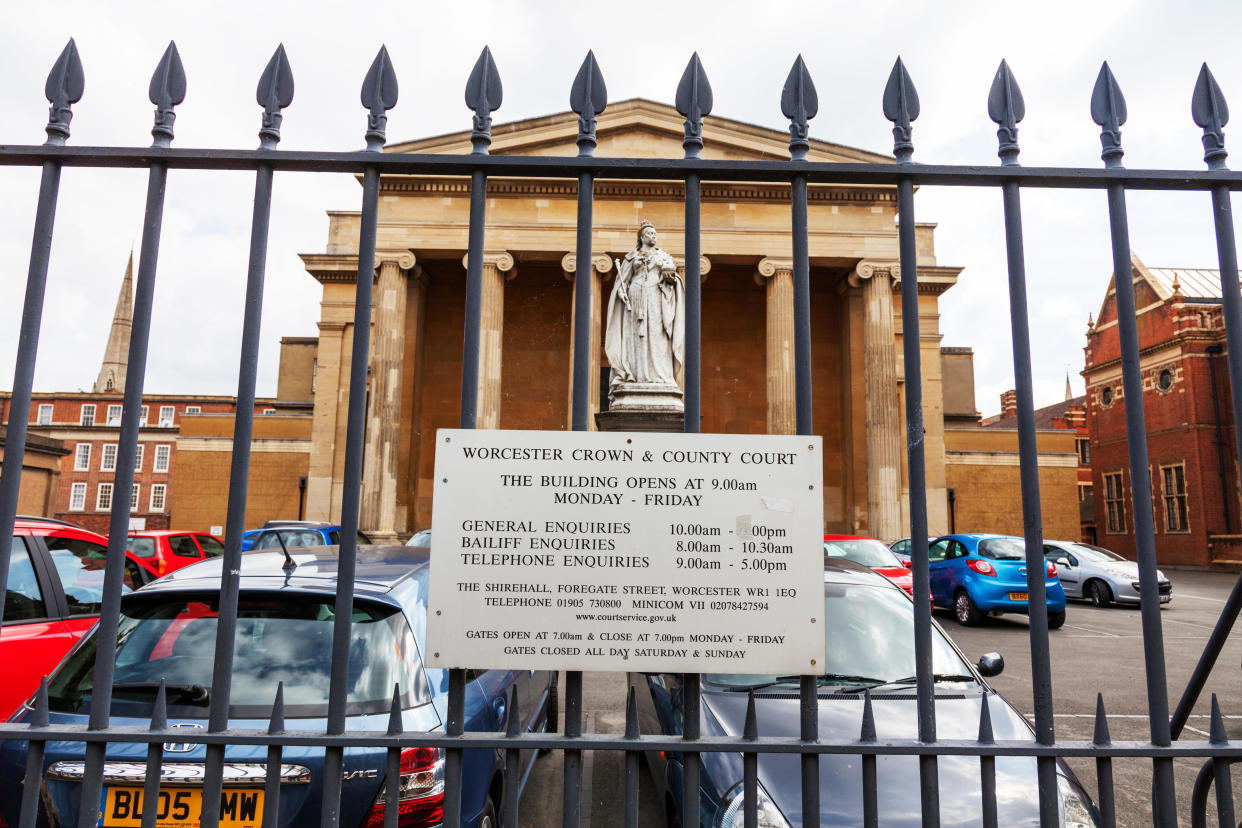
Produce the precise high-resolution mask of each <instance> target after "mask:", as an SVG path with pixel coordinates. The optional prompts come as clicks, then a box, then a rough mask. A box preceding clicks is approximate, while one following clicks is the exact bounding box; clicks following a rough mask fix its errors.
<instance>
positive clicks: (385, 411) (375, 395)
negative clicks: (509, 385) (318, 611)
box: [359, 250, 414, 541]
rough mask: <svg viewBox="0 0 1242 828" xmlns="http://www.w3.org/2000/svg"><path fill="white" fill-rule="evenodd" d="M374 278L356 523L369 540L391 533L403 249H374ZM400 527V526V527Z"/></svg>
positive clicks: (408, 265)
mask: <svg viewBox="0 0 1242 828" xmlns="http://www.w3.org/2000/svg"><path fill="white" fill-rule="evenodd" d="M375 258H376V260H377V261H378V263H379V279H378V280H377V281H376V285H375V299H374V303H375V313H374V316H373V317H372V326H371V353H370V358H369V360H368V367H369V373H370V378H371V389H370V394H369V397H368V402H367V421H366V451H365V453H364V454H363V458H364V459H363V466H362V503H361V510H360V514H359V524H360V525H361V527H362V528H363V530H364V531H366V532H367V533H368V534H369V535H371V537H372V539H373V540H376V541H392V540H395V539H396V537H397V529H398V527H397V464H398V460H399V457H400V452H399V451H398V444H399V441H400V432H401V399H402V397H401V373H402V369H403V368H404V365H403V360H404V357H405V309H406V307H405V306H406V277H407V274H408V272H409V271H410V270H411V269H412V268H413V267H414V254H413V253H411V252H410V251H408V250H402V251H377V252H376V254H375ZM400 528H402V529H404V528H405V527H400Z"/></svg>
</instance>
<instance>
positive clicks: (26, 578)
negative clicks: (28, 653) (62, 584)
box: [4, 538, 47, 624]
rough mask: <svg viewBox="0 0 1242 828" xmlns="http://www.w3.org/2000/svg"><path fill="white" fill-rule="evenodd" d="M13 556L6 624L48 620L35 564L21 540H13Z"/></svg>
mask: <svg viewBox="0 0 1242 828" xmlns="http://www.w3.org/2000/svg"><path fill="white" fill-rule="evenodd" d="M12 549H13V554H12V557H10V558H9V580H8V585H7V586H6V587H5V591H4V622H5V623H6V624H7V623H9V622H11V621H30V620H32V619H35V618H46V617H47V608H46V607H45V606H44V604H43V592H42V591H41V590H40V589H39V579H38V578H37V577H36V576H35V571H34V564H32V563H31V562H30V554H29V553H28V552H27V551H26V546H25V544H23V543H22V539H21V538H13V547H12Z"/></svg>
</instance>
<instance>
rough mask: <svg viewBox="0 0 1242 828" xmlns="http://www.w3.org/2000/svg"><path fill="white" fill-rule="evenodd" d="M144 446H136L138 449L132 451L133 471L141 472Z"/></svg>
mask: <svg viewBox="0 0 1242 828" xmlns="http://www.w3.org/2000/svg"><path fill="white" fill-rule="evenodd" d="M146 448H147V447H146V446H144V445H143V444H142V443H139V444H138V448H136V449H135V450H134V471H136V472H140V471H142V455H144V454H146Z"/></svg>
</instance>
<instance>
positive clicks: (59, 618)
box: [0, 516, 154, 718]
mask: <svg viewBox="0 0 1242 828" xmlns="http://www.w3.org/2000/svg"><path fill="white" fill-rule="evenodd" d="M12 549H13V551H12V555H11V556H10V559H9V579H8V587H7V589H6V590H5V600H4V625H3V627H2V628H0V664H2V665H4V671H5V673H4V679H3V680H0V716H3V717H5V718H7V717H8V714H10V713H12V712H13V711H14V710H15V709H17V706H18V705H20V704H21V703H22V702H23V701H25V700H26V699H27V698H29V697H30V694H31V693H33V692H34V691H35V690H36V689H38V687H39V680H40V679H42V678H43V676H45V675H47V674H48V673H50V672H52V669H53V668H54V667H55V666H56V665H57V664H59V663H60V660H61V659H62V658H64V656H65V654H66V653H68V652H69V650H70V649H72V647H73V645H74V644H76V643H77V641H78V639H79V638H81V637H82V636H83V634H85V633H86V631H87V630H89V629H90V628H91V627H92V626H93V625H94V623H95V621H96V619H97V618H98V617H99V609H100V605H101V603H102V602H103V580H104V561H105V559H106V557H107V551H108V539H107V538H105V537H103V536H102V535H97V534H95V533H94V532H88V531H87V530H85V529H82V528H80V527H77V526H74V525H73V524H70V523H64V522H62V521H58V520H51V519H49V518H27V517H20V516H19V517H18V518H17V521H16V522H15V523H14V524H13V547H12ZM153 579H154V576H153V575H151V574H150V573H149V572H148V571H147V570H145V569H143V568H142V567H141V566H140V565H139V564H138V563H137V562H136V561H135V560H134V558H133V556H132V555H126V561H125V577H124V585H125V586H124V588H123V591H124V592H129V591H130V590H133V589H137V588H138V587H140V586H142V585H143V584H145V583H147V582H148V581H151V580H153Z"/></svg>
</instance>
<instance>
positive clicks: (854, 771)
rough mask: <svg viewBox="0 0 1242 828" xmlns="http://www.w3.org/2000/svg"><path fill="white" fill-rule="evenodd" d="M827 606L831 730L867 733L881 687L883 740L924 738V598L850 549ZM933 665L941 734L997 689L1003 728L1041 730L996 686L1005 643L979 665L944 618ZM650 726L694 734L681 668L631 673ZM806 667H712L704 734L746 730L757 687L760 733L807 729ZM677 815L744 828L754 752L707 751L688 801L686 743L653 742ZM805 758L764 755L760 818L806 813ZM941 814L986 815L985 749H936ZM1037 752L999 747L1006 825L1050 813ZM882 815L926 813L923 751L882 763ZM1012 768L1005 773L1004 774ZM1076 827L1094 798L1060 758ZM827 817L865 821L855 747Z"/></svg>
mask: <svg viewBox="0 0 1242 828" xmlns="http://www.w3.org/2000/svg"><path fill="white" fill-rule="evenodd" d="M824 613H825V614H824V618H825V625H824V626H825V635H826V641H827V650H826V653H825V665H826V670H827V674H826V675H824V676H823V677H822V678H821V679H820V681H819V683H820V685H821V686H820V689H819V691H818V709H819V736H820V738H821V739H846V740H849V739H857V738H858V734H859V732H860V730H861V726H862V712H863V705H862V703H861V702H862V699H861V695H862V693H863V691H864V690H870V692H871V700H872V704H873V705H874V709H875V726H876V731H877V732H876V735H877V737H878V740H879V741H880V742H885V741H890V740H897V739H901V740H914V739H917V738H918V726H917V721H918V716H917V713H916V704H917V701H916V697H915V694H914V692H913V685H914V681H915V678H914V671H915V666H914V664H915V660H914V605H913V604H912V603H911V601H910V600H909V598H907V597H906V596H904V595H902V593H901V592H900V591H899V590H898V589H897V587H896V586H895V585H893V584H892V583H891V582H889V581H887V580H885V579H884V578H883V577H881V576H879V575H876V574H875V573H873V572H871V571H869V569H868V568H866V567H863V566H860V565H858V564H855V563H853V562H851V561H844V560H841V559H831V558H830V559H825V561H824ZM932 627H933V629H932V669H933V671H934V676H935V681H936V706H935V709H936V736H937V738H939V739H967V740H973V739H975V738H976V737H977V735H978V732H979V715H980V708H981V706H982V703H983V699H984V697H987V700H988V708H989V712H990V714H991V720H992V728H993V733H994V735H995V738H996V739H998V740H1007V739H1020V740H1031V739H1033V737H1034V732H1033V730H1032V728H1031V726H1030V725H1029V724H1028V723H1027V721H1026V720H1025V719H1024V718H1023V717H1022V715H1021V714H1020V713H1019V712H1018V711H1017V710H1016V709H1015V708H1014V707H1013V706H1012V705H1011V704H1009V703H1008V702H1007V701H1006V700H1005V699H1004V698H1003V697H1002V696H1000V694H998V693H997V692H996V691H995V690H993V689H992V688H991V687H989V686H988V684H987V682H986V681H985V677H986V676H992V675H996V674H998V673H999V672H1000V671H1001V670H1002V669H1003V668H1004V661H1003V659H1001V657H1000V656H999V655H997V654H995V653H989V654H988V655H985V656H984V657H983V658H981V659H980V660H979V665H978V667H977V668H975V667H972V666H971V665H970V664H969V663H968V662H967V660H966V658H965V656H963V654H962V652H961V651H960V650H958V649H957V647H956V646H954V644H953V643H952V642H951V641H950V640H949V639H948V637H947V636H945V634H944V632H943V631H942V630H941V629H940V627H939V625H938V624H935V623H933V625H932ZM628 678H629V683H630V686H631V687H633V688H634V695H635V698H636V700H637V703H638V716H639V726H640V728H641V730H642V732H643V733H660V734H664V735H665V736H681V735H682V721H683V718H684V707H683V705H684V703H685V697H684V694H683V691H682V676H680V675H677V674H671V673H664V674H643V673H630V674H629V677H628ZM798 681H799V680H798V678H797V677H790V676H776V675H725V674H710V673H709V674H705V675H704V676H703V677H702V685H701V708H700V726H701V733H702V735H703V736H704V737H705V738H712V737H725V736H727V737H734V738H736V737H740V736H741V735H742V733H743V726H744V724H745V721H746V709H747V697H748V694H750V693H753V694H754V699H755V714H756V715H755V718H756V721H757V724H758V727H759V732H758V735H759V737H760V738H764V737H778V738H785V739H789V738H797V736H798V734H799V727H800V724H799V723H800V721H801V719H800V704H801V702H800V700H799V696H798ZM645 756H646V759H647V762H648V764H649V767H650V769H651V775H652V777H653V778H654V780H655V783H656V787H657V790H658V794H659V797H660V800H661V801H662V802H664V803H665V809H666V815H667V818H668V823H669V825H682V824H684V825H687V826H690V825H694V826H701V827H702V828H708V827H709V826H710V828H721V827H722V826H727V828H734V826H741V825H742V813H743V812H742V805H743V787H742V780H743V761H742V755H741V754H740V753H716V752H712V753H702V754H700V761H701V770H700V777H699V779H700V794H699V802H697V803H694V804H692V805H691V806H690V807H689V808H687V807H685V803H684V801H683V793H682V758H681V757H682V754H681V753H678V752H668V753H664V752H650V753H646V754H645ZM799 768H800V757H799V756H798V754H796V753H780V754H773V753H760V754H759V758H758V777H759V788H758V797H757V800H758V801H757V803H756V804H757V806H758V811H759V824H760V825H762V826H771V828H788V827H789V826H792V825H801V824H802V823H803V819H802V816H803V815H802V796H801V779H802V773H801V771H800V770H799ZM937 772H938V775H939V790H940V812H941V814H944V815H952V819H951V822H952V824H953V825H955V826H971V825H981V824H982V814H981V812H980V807H981V806H980V797H979V760H978V759H977V758H975V757H973V756H941V757H940V758H939V759H938V761H937ZM1036 778H1037V776H1036V764H1035V759H1034V758H1032V757H1015V756H999V757H997V758H996V779H997V794H998V796H997V809H998V813H997V816H998V824H1000V825H1004V826H1008V827H1009V828H1016V827H1019V826H1020V827H1022V828H1028V827H1031V826H1037V825H1039V794H1038V786H1037V783H1036ZM876 779H877V785H878V794H879V795H878V804H879V813H878V816H879V820H878V822H879V824H880V825H883V826H886V828H906V827H907V826H909V827H910V828H913V826H919V825H922V817H921V805H920V791H919V784H918V779H919V758H918V757H917V756H886V757H883V758H882V759H880V761H878V762H877V763H876ZM1002 780H1004V781H1003V782H1002ZM1057 783H1058V794H1059V797H1060V806H1061V813H1062V814H1063V815H1064V817H1063V818H1064V821H1063V822H1062V823H1061V825H1063V826H1073V828H1082V827H1083V826H1095V825H1097V824H1098V815H1097V814H1096V810H1095V806H1094V804H1093V803H1092V802H1091V799H1090V797H1089V796H1088V794H1087V793H1086V791H1084V790H1083V788H1082V786H1081V785H1080V784H1079V782H1078V780H1077V779H1076V778H1075V776H1074V774H1073V772H1072V771H1071V770H1070V769H1069V767H1068V766H1067V765H1065V763H1064V762H1062V761H1060V760H1058V761H1057ZM819 785H820V797H819V801H820V824H822V825H832V826H840V827H842V828H849V827H851V826H862V825H863V824H864V823H863V785H862V764H861V762H859V760H858V757H857V756H856V755H850V754H821V755H820V757H819Z"/></svg>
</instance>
